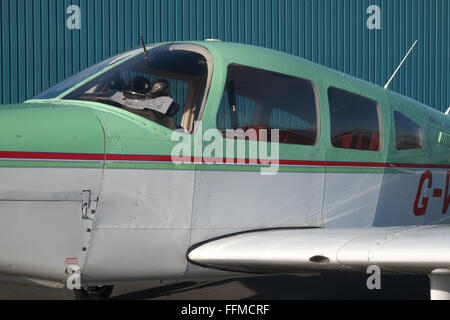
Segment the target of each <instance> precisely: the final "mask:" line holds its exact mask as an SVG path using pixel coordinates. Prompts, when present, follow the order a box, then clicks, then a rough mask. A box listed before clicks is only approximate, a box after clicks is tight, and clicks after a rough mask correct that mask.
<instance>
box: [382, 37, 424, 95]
mask: <svg viewBox="0 0 450 320" xmlns="http://www.w3.org/2000/svg"><path fill="white" fill-rule="evenodd" d="M417 42H418V40H416V42H414V44H413V45H412V47H411V49H409V51H408V53H407V54H406V56H405V57H404V58H403V60H402V62H401V63H400V65H399V66H398V68H397V70H395V72H394V74H393V75H392V77H391V78H390V79H389V81H388V82H387V83H386V85H385V86H384V88H385V89H387V88H389V85H390V84H391V82H392V80H394V77H395V75H396V74H397V72H398V71H399V70H400V68H401V67H402V65H403V63H405V61H406V59H407V58H408V56H409V55H410V53H411V51H412V50H413V49H414V47H415V46H416V44H417Z"/></svg>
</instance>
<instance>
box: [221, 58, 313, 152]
mask: <svg viewBox="0 0 450 320" xmlns="http://www.w3.org/2000/svg"><path fill="white" fill-rule="evenodd" d="M316 97H317V95H316V89H315V87H314V85H313V83H312V82H311V81H309V80H304V79H300V78H295V77H291V76H286V75H283V74H279V73H275V72H271V71H265V70H260V69H255V68H250V67H245V66H239V65H230V66H229V68H228V77H227V83H226V87H225V91H224V94H223V97H222V102H221V104H220V108H219V112H218V114H217V128H218V129H219V130H222V132H223V133H224V136H226V130H239V129H242V130H244V131H247V130H249V129H255V130H256V132H259V130H260V129H267V130H268V134H267V136H268V137H269V138H270V136H271V132H270V130H273V129H277V130H279V137H280V141H279V142H280V143H284V144H295V145H307V146H313V145H315V144H316V142H317V140H318V120H317V119H318V116H317V114H318V111H317V110H318V103H317V102H316V101H317V98H316ZM244 138H249V137H244ZM238 139H239V138H238ZM250 139H251V138H250ZM258 139H259V134H258ZM272 142H274V141H272Z"/></svg>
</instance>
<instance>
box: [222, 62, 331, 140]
mask: <svg viewBox="0 0 450 320" xmlns="http://www.w3.org/2000/svg"><path fill="white" fill-rule="evenodd" d="M231 66H235V67H243V68H249V69H255V70H257V71H262V72H268V73H275V74H278V75H280V76H282V77H283V76H284V77H287V78H293V79H296V80H301V81H305V82H308V83H309V84H310V85H311V87H312V89H313V92H314V102H315V103H314V105H315V109H316V128H317V130H316V131H317V132H316V140H315V141H314V144H313V145H305V144H288V143H282V142H279V144H280V146H281V145H285V146H299V147H316V146H317V145H318V144H319V143H320V141H321V138H322V118H321V114H322V111H321V103H320V92H319V89H318V87H317V86H316V83H315V81H314V80H312V79H306V78H302V77H300V76H299V75H297V74H295V75H294V74H288V73H282V72H279V71H276V70H271V69H266V68H262V67H256V66H252V65H246V64H241V63H235V62H231V63H229V64H227V66H226V70H227V73H226V75H225V81H224V82H225V86H224V88H223V90H222V96H223V95H224V94H225V92H226V91H227V83H228V81H227V80H228V75H229V68H230V67H231ZM242 97H244V96H242ZM244 98H247V99H251V100H253V99H252V98H250V97H244ZM254 101H255V107H256V106H258V101H256V100H254ZM219 109H220V105H219V108H218V109H217V113H216V115H215V117H216V118H217V116H218V113H219V111H220V110H219ZM273 109H274V108H272V110H273ZM255 112H257V108H256V109H255ZM215 122H216V124H215V125H216V129H217V130H220V129H219V128H218V127H217V121H215Z"/></svg>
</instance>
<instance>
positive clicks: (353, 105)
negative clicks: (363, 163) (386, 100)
mask: <svg viewBox="0 0 450 320" xmlns="http://www.w3.org/2000/svg"><path fill="white" fill-rule="evenodd" d="M328 99H329V104H330V117H331V143H332V144H333V146H334V147H336V148H340V149H354V150H364V151H380V150H381V141H380V137H381V128H380V123H381V122H380V108H379V105H378V103H377V102H376V101H373V100H370V99H367V98H364V97H362V96H359V95H356V94H353V93H350V92H347V91H343V90H340V89H336V88H330V89H328Z"/></svg>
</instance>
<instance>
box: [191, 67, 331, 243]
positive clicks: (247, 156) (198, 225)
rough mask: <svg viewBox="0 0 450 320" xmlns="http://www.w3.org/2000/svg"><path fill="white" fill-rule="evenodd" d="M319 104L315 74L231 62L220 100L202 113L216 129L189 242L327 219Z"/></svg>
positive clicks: (199, 179) (200, 170)
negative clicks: (305, 76)
mask: <svg viewBox="0 0 450 320" xmlns="http://www.w3.org/2000/svg"><path fill="white" fill-rule="evenodd" d="M319 108H320V107H319V98H318V92H317V89H316V86H315V84H314V83H313V82H312V81H310V80H307V79H302V78H297V77H294V76H288V75H284V74H279V73H275V72H272V71H265V70H262V69H257V68H253V67H247V66H242V65H234V64H231V65H229V67H228V77H227V80H226V86H225V90H224V92H223V96H222V100H221V101H220V105H219V107H218V109H215V110H213V109H212V108H211V109H209V110H206V112H210V113H208V114H205V115H204V116H205V117H211V118H212V119H214V122H215V125H216V128H213V129H212V130H215V131H216V133H214V136H218V137H217V138H215V141H214V139H211V138H210V134H211V131H206V130H205V131H204V132H203V136H204V139H203V141H204V142H203V157H204V163H203V164H202V165H197V166H196V167H197V170H196V179H195V201H194V209H193V223H192V228H193V231H192V237H191V245H193V244H195V243H196V242H199V241H202V240H205V239H208V238H212V237H215V236H220V235H223V234H227V233H232V232H238V231H243V230H257V229H266V228H285V227H320V226H321V225H322V218H321V210H322V200H323V186H324V176H325V171H324V168H323V163H324V162H323V161H324V157H325V148H324V146H323V145H322V143H323V141H322V140H320V112H319ZM217 129H218V130H219V131H218V133H217ZM222 137H223V140H222ZM217 142H218V143H217ZM219 148H220V149H221V150H222V151H223V157H222V155H221V154H220V153H217V150H219ZM214 149H215V150H216V151H212V150H214ZM218 154H219V155H218Z"/></svg>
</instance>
